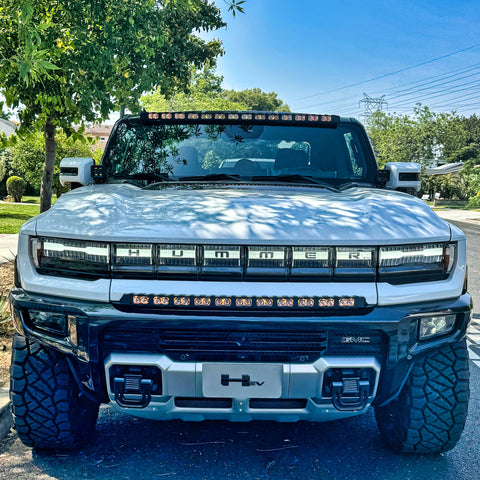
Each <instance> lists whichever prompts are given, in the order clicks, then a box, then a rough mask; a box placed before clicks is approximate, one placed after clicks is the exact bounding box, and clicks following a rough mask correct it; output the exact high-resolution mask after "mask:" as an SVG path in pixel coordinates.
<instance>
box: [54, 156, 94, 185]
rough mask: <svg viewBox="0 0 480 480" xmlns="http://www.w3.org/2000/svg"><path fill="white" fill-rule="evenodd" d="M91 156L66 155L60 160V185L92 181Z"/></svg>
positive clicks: (86, 183)
mask: <svg viewBox="0 0 480 480" xmlns="http://www.w3.org/2000/svg"><path fill="white" fill-rule="evenodd" d="M93 165H94V161H93V158H87V157H67V158H64V159H63V160H62V161H61V162H60V183H61V184H62V185H68V184H70V185H72V186H73V185H74V184H77V185H78V184H79V185H88V184H89V183H92V181H93V179H92V173H91V171H92V166H93Z"/></svg>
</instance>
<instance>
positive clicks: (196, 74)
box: [141, 65, 247, 112]
mask: <svg viewBox="0 0 480 480" xmlns="http://www.w3.org/2000/svg"><path fill="white" fill-rule="evenodd" d="M190 77H191V81H190V84H189V85H188V86H187V88H186V89H185V91H183V90H180V89H177V90H176V91H175V92H174V94H173V95H171V96H169V97H168V98H167V97H166V96H165V95H164V94H163V93H162V89H161V88H159V87H158V88H156V89H155V90H154V91H153V92H152V93H149V94H146V95H144V96H142V98H141V101H142V104H143V108H145V110H147V111H149V112H180V111H188V110H220V111H222V110H247V106H246V105H244V104H241V103H237V102H233V101H230V100H227V99H225V98H223V97H222V96H221V95H222V82H223V77H222V76H220V75H216V74H215V72H214V68H213V67H212V66H211V65H206V66H205V68H203V69H202V70H200V71H198V70H196V69H195V68H194V67H192V68H191V71H190Z"/></svg>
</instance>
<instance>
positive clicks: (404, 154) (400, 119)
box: [367, 105, 467, 166]
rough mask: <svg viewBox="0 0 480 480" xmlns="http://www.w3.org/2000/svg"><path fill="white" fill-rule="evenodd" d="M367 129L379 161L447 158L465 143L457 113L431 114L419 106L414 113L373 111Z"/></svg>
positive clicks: (424, 162)
mask: <svg viewBox="0 0 480 480" xmlns="http://www.w3.org/2000/svg"><path fill="white" fill-rule="evenodd" d="M367 130H368V133H369V135H370V138H371V140H372V144H373V147H374V150H375V153H376V155H377V158H378V161H379V164H380V165H381V166H383V165H385V163H386V162H419V163H421V164H422V165H423V166H430V165H432V164H435V163H436V161H437V160H444V161H445V160H446V159H447V158H449V157H450V156H451V155H453V154H454V152H456V151H457V150H459V149H461V148H462V147H464V146H465V145H466V143H465V142H466V139H467V134H466V132H465V128H464V126H463V124H462V120H461V118H460V117H459V116H458V115H457V114H456V113H454V112H453V113H434V112H432V111H431V110H430V109H429V108H428V107H422V106H421V105H418V106H417V107H416V109H415V114H414V115H413V116H408V115H396V114H387V113H384V112H381V111H377V112H375V113H374V114H373V115H372V116H371V117H370V118H369V121H368V123H367Z"/></svg>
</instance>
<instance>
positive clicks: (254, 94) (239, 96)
mask: <svg viewBox="0 0 480 480" xmlns="http://www.w3.org/2000/svg"><path fill="white" fill-rule="evenodd" d="M222 96H223V98H225V99H226V100H229V101H230V102H235V103H240V104H242V105H245V106H246V110H259V111H267V112H268V111H274V112H275V111H282V112H289V111H290V108H289V106H288V105H287V104H285V103H283V100H281V99H280V98H278V94H277V93H275V92H269V93H266V92H264V91H262V90H261V89H260V88H251V89H246V90H239V91H237V90H225V91H224V92H223V93H222Z"/></svg>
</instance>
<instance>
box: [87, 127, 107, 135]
mask: <svg viewBox="0 0 480 480" xmlns="http://www.w3.org/2000/svg"><path fill="white" fill-rule="evenodd" d="M112 128H113V126H112V125H93V126H91V127H89V128H86V129H85V135H110V133H112Z"/></svg>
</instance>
